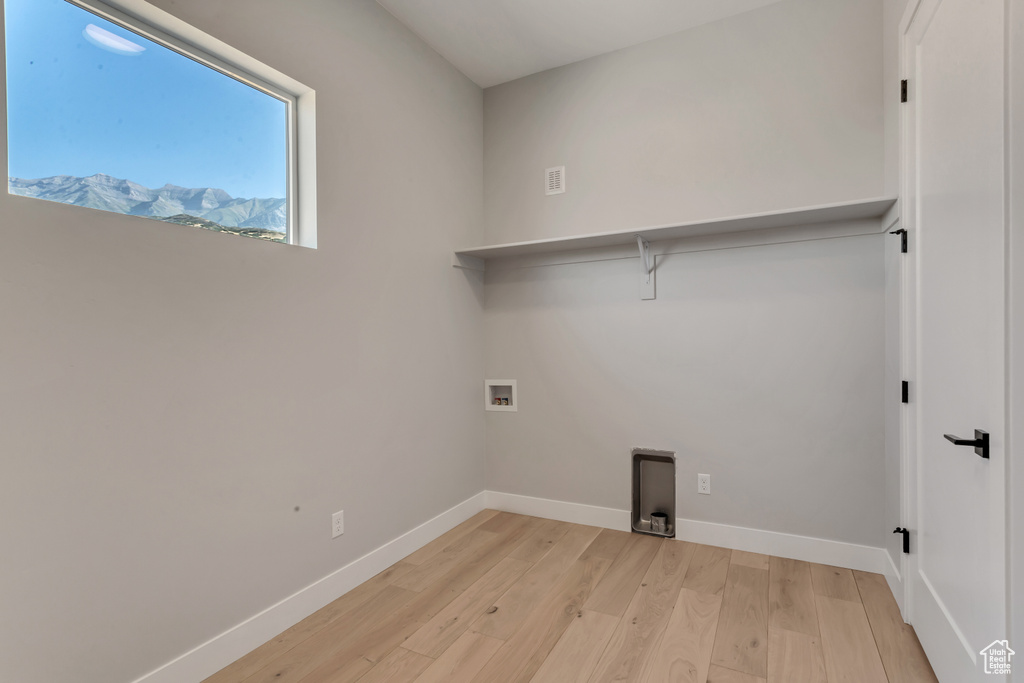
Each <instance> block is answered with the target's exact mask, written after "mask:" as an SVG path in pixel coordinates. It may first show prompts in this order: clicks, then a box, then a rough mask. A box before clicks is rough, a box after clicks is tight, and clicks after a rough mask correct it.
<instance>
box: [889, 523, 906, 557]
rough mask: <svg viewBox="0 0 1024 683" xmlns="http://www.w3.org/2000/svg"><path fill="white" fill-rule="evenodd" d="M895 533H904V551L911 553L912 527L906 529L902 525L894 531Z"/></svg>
mask: <svg viewBox="0 0 1024 683" xmlns="http://www.w3.org/2000/svg"><path fill="white" fill-rule="evenodd" d="M893 533H894V534H903V552H904V553H906V554H907V555H909V554H910V529H904V528H903V527H901V526H898V527H896V530H895V531H893Z"/></svg>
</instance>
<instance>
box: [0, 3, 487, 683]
mask: <svg viewBox="0 0 1024 683" xmlns="http://www.w3.org/2000/svg"><path fill="white" fill-rule="evenodd" d="M156 4H157V5H159V6H161V7H163V8H165V9H168V10H173V12H174V13H175V14H176V15H177V16H179V17H181V18H182V19H184V20H185V21H187V22H189V23H192V24H194V25H195V26H197V27H199V28H200V29H203V30H205V31H207V32H208V33H211V34H213V35H214V36H216V37H218V38H220V39H222V40H224V41H226V42H227V43H229V44H231V45H233V46H235V47H237V48H239V49H241V50H243V51H245V52H247V53H249V54H251V55H252V56H254V57H256V58H257V59H259V60H261V61H264V62H266V63H268V64H269V65H271V66H273V67H275V68H277V69H279V70H281V71H283V72H285V73H287V74H289V75H291V76H293V77H294V78H296V79H298V80H300V81H302V82H303V83H305V84H307V85H309V86H311V87H313V88H315V89H316V91H317V102H318V112H317V113H318V124H319V125H318V159H319V198H320V199H319V216H320V220H319V245H320V248H319V250H317V251H312V250H308V249H301V248H290V247H284V246H280V245H274V244H268V243H263V242H259V241H257V240H247V239H241V238H237V237H232V236H228V235H222V234H215V233H211V232H206V231H203V230H198V229H192V228H185V227H177V226H169V225H166V224H162V223H159V222H154V221H148V220H144V219H139V218H131V217H125V216H119V215H113V214H108V213H101V212H92V211H89V210H84V209H78V208H75V207H67V206H62V205H57V204H52V203H48V202H41V201H35V200H29V199H24V198H19V197H10V196H8V195H7V194H6V193H0V242H2V244H3V248H2V249H0V283H2V284H0V321H3V322H2V326H0V342H2V343H0V347H2V349H3V354H4V359H5V360H4V362H3V363H2V364H0V416H2V417H0V421H2V428H0V453H2V459H3V475H2V476H0V548H2V549H3V550H2V554H3V560H2V562H0V605H2V606H3V607H2V609H0V642H2V643H3V645H2V646H0V671H3V674H2V676H0V677H2V678H3V679H4V680H9V681H18V683H64V682H67V683H111V682H124V681H129V680H132V679H134V678H135V677H137V676H139V675H142V674H144V673H146V672H147V671H149V670H151V669H153V668H155V667H157V666H159V665H161V664H163V663H164V662H166V661H168V660H170V659H172V658H174V657H176V656H178V655H180V654H182V653H183V652H186V651H187V650H189V649H191V648H192V647H194V646H196V645H199V644H200V643H202V642H203V641H205V640H206V639H208V638H210V637H212V636H214V635H216V634H218V633H220V632H222V631H224V630H225V629H227V628H229V627H231V626H234V625H235V624H237V623H239V622H240V621H242V620H243V619H245V618H247V617H249V616H251V615H253V614H255V613H257V612H259V611H261V610H263V609H265V608H266V607H268V606H270V605H272V604H273V603H274V602H276V601H278V600H280V599H282V598H284V597H286V596H287V595H289V594H290V593H292V592H294V591H296V590H298V589H300V588H302V587H304V586H306V585H308V584H309V583H311V582H313V581H315V580H317V579H319V578H321V577H323V576H325V575H327V574H328V573H330V572H332V571H334V570H336V569H338V568H339V567H341V566H343V565H344V564H346V563H348V562H350V561H352V560H354V559H356V558H358V557H360V556H361V555H363V554H365V553H366V552H368V551H370V550H372V549H374V548H377V547H379V546H380V545H381V544H382V543H384V542H385V541H387V540H389V539H391V538H394V537H396V536H397V535H399V534H401V533H403V532H405V531H407V530H408V529H410V528H412V527H414V526H416V525H418V524H420V523H422V522H423V521H425V520H426V519H428V518H430V517H431V516H433V515H435V514H438V513H440V512H442V511H444V510H446V509H447V508H449V507H451V506H452V505H455V504H456V503H459V502H462V501H463V500H465V499H466V498H468V497H470V496H471V495H473V494H475V493H477V492H479V491H480V490H481V489H482V488H483V487H484V483H485V463H484V460H483V457H482V453H483V449H484V422H483V417H482V415H481V413H482V412H483V411H481V410H480V405H479V404H480V379H481V378H482V377H483V357H482V348H483V345H482V318H481V313H480V300H481V297H482V292H481V288H482V285H481V284H480V282H479V280H477V281H476V282H474V281H473V280H472V279H467V278H466V276H465V274H464V273H462V272H460V271H455V270H454V269H452V268H451V267H449V253H450V251H451V250H452V249H453V248H455V247H456V246H457V245H464V244H467V243H473V242H478V241H480V239H481V236H480V232H479V231H480V218H481V200H480V197H481V194H482V187H481V176H482V95H481V91H480V90H479V88H477V87H476V86H475V85H473V84H472V83H471V82H470V81H469V80H468V79H466V78H465V77H463V76H462V75H460V74H459V73H457V72H456V71H455V70H454V69H453V68H452V67H451V66H450V65H448V64H447V63H446V62H444V61H443V60H442V59H441V58H440V57H438V56H437V55H436V54H435V53H434V52H432V51H431V50H430V49H428V48H427V47H426V46H425V45H424V44H423V43H422V42H421V41H419V40H418V39H417V38H416V37H414V36H413V34H412V33H411V32H409V31H408V30H406V29H405V28H403V27H402V26H401V25H399V24H398V22H397V21H395V20H394V19H393V18H392V17H391V16H390V15H388V13H387V12H385V11H384V10H383V9H381V8H380V7H379V6H377V5H376V4H375V3H374V2H371V1H370V0H348V1H346V2H334V1H327V0H293V1H292V2H287V3H282V2H274V1H273V0H225V1H222V2H205V1H203V0H157V2H156ZM0 85H2V84H0ZM4 124H5V121H0V129H5V125H4ZM0 144H2V145H4V148H3V149H0V156H3V157H5V156H6V148H5V146H6V137H4V138H3V141H2V142H0ZM296 507H298V508H299V511H298V512H296V511H295V508H296ZM339 509H344V510H345V511H346V533H345V535H344V536H343V537H341V538H340V539H338V540H333V541H332V540H331V538H330V514H331V513H332V512H334V511H335V510H339Z"/></svg>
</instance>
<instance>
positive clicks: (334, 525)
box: [331, 510, 345, 538]
mask: <svg viewBox="0 0 1024 683" xmlns="http://www.w3.org/2000/svg"><path fill="white" fill-rule="evenodd" d="M343 533H345V511H344V510H340V511H338V512H335V513H334V514H333V515H331V538H337V537H338V536H341V535H342V534H343Z"/></svg>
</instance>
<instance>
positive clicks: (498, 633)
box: [204, 510, 938, 683]
mask: <svg viewBox="0 0 1024 683" xmlns="http://www.w3.org/2000/svg"><path fill="white" fill-rule="evenodd" d="M270 681H273V682H275V683H348V682H352V683H354V682H355V681H359V683H402V682H411V681H419V683H427V682H430V683H434V682H445V683H451V682H460V681H464V682H466V683H505V682H512V681H515V682H521V683H527V682H528V681H534V682H536V683H572V682H574V681H576V682H579V683H583V682H585V681H593V682H604V681H635V682H637V683H666V682H673V683H675V682H679V683H843V682H846V681H849V682H850V683H938V682H937V680H936V678H935V675H934V674H933V673H932V670H931V667H930V666H929V664H928V660H927V658H926V657H925V655H924V652H923V651H922V650H921V646H920V644H919V643H918V642H917V636H916V635H915V634H914V629H913V628H912V627H910V626H908V625H906V624H904V623H903V620H902V619H901V618H900V614H899V610H898V608H897V606H896V602H895V600H894V599H893V596H892V593H891V592H890V591H889V587H888V585H887V584H886V581H885V578H884V577H882V576H880V575H878V574H869V573H866V572H853V571H850V570H849V569H841V568H839V567H826V566H823V565H816V564H811V563H807V562H800V561H797V560H789V559H784V558H778V557H768V556H767V555H758V554H756V553H748V552H741V551H731V550H727V549H725V548H714V547H711V546H703V545H697V544H693V543H687V542H685V541H675V540H666V539H658V538H654V537H651V536H641V535H637V534H629V533H626V532H622V531H611V530H609V529H598V528H596V527H588V526H582V525H579V524H568V523H565V522H556V521H552V520H546V519H539V518H536V517H525V516H522V515H513V514H510V513H507V512H495V511H493V510H486V511H484V512H481V513H480V514H478V515H476V516H475V517H473V518H472V519H470V520H468V521H466V522H464V523H462V524H460V525H459V526H457V527H456V528H454V529H452V530H451V531H449V532H448V533H447V534H445V535H443V536H441V537H440V538H438V539H437V540H435V541H432V542H431V543H429V544H427V545H426V546H424V547H423V548H421V549H420V550H417V551H416V552H415V553H413V554H412V555H410V556H409V557H407V558H405V559H404V560H402V561H401V562H398V563H397V564H395V565H393V566H392V567H390V568H388V569H387V570H386V571H384V572H381V573H380V574H378V575H377V576H375V577H373V578H372V579H370V580H369V581H367V582H366V583H364V584H362V585H360V586H358V587H357V588H355V589H354V590H352V591H350V592H348V593H347V594H345V595H343V596H342V597H340V598H338V599H337V600H335V601H334V602H333V603H331V604H330V605H327V606H326V607H324V608H323V609H321V610H320V611H318V612H316V613H315V614H313V615H311V616H309V617H308V618H306V619H304V620H303V621H301V622H300V623H298V624H296V625H295V626H293V627H292V628H290V629H288V630H287V631H285V632H284V633H282V634H281V635H279V636H277V637H276V638H274V639H272V640H270V641H268V642H266V643H264V644H263V645H261V646H260V647H258V648H256V649H255V650H253V651H252V652H251V653H249V654H248V655H246V656H245V657H243V658H242V659H240V660H238V661H237V662H235V663H234V664H231V665H230V666H228V667H226V668H224V669H223V670H221V671H220V672H218V673H217V674H214V675H213V676H211V677H210V678H208V679H206V681H205V682H204V683H269V682H270Z"/></svg>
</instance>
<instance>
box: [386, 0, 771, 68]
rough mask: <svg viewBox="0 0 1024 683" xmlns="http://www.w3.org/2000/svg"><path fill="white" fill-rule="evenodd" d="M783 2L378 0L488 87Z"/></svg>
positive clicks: (729, 0) (715, 0) (712, 0)
mask: <svg viewBox="0 0 1024 683" xmlns="http://www.w3.org/2000/svg"><path fill="white" fill-rule="evenodd" d="M778 1H779V0H377V2H379V3H380V4H381V5H383V6H384V7H385V9H387V10H388V11H389V12H391V14H393V15H394V16H395V17H397V18H398V20H399V21H401V22H402V23H403V24H405V25H406V26H408V27H409V28H410V29H412V30H413V31H414V32H415V33H416V34H417V35H419V36H420V37H421V38H422V39H423V40H424V41H426V42H427V44H428V45H430V46H431V47H432V48H434V49H435V50H437V51H438V52H439V53H440V54H441V55H442V56H443V57H444V58H445V59H447V60H448V61H449V62H451V63H452V64H454V65H455V67H456V68H457V69H459V70H460V71H461V72H462V73H464V74H466V75H467V76H469V78H471V79H472V80H473V81H474V82H475V83H476V84H477V85H479V86H480V87H483V88H487V87H490V86H492V85H498V84H499V83H505V82H506V81H511V80H515V79H517V78H521V77H523V76H528V75H530V74H533V73H537V72H538V71H545V70H547V69H552V68H554V67H556V66H562V65H564V64H570V63H572V62H578V61H580V60H581V59H587V58H588V57H594V56H596V55H600V54H604V53H606V52H611V51H613V50H619V49H621V48H624V47H629V46H630V45H636V44H638V43H642V42H645V41H648V40H652V39H654V38H660V37H661V36H667V35H670V34H672V33H677V32H679V31H683V30H685V29H688V28H692V27H694V26H699V25H701V24H706V23H708V22H711V21H717V20H719V19H724V18H725V17H729V16H733V15H735V14H740V13H742V12H746V11H749V10H752V9H756V8H758V7H763V6H765V5H770V4H772V3H773V2H778Z"/></svg>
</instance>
